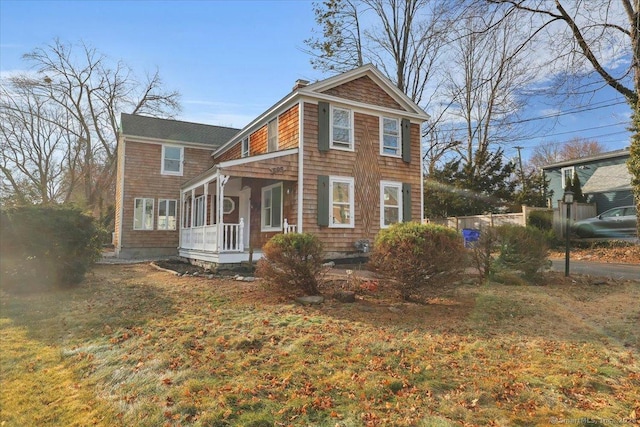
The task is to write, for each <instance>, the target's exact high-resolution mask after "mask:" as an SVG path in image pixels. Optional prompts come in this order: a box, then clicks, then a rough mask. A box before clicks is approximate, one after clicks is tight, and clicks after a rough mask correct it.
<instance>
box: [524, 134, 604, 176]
mask: <svg viewBox="0 0 640 427" xmlns="http://www.w3.org/2000/svg"><path fill="white" fill-rule="evenodd" d="M604 150H605V147H604V146H603V145H602V144H601V143H599V142H598V141H594V140H591V139H584V138H579V137H576V138H572V139H571V140H569V141H567V142H564V143H563V142H557V141H551V142H545V143H543V144H540V145H538V146H536V147H535V148H534V149H533V153H532V155H531V157H530V158H529V161H528V162H527V163H528V169H533V170H538V171H539V170H540V169H541V168H542V167H543V166H547V165H550V164H552V163H557V162H562V161H564V160H571V159H579V158H582V157H588V156H594V155H596V154H600V153H602V152H604Z"/></svg>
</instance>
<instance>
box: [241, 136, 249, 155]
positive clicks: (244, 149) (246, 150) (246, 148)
mask: <svg viewBox="0 0 640 427" xmlns="http://www.w3.org/2000/svg"><path fill="white" fill-rule="evenodd" d="M242 157H249V137H246V138H245V139H243V140H242Z"/></svg>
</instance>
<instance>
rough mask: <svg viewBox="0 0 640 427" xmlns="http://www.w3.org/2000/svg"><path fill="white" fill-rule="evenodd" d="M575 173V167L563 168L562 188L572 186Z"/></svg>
mask: <svg viewBox="0 0 640 427" xmlns="http://www.w3.org/2000/svg"><path fill="white" fill-rule="evenodd" d="M574 171H575V167H573V166H570V167H568V168H562V169H561V172H562V188H566V187H567V185H569V186H570V185H571V180H572V179H573V173H574Z"/></svg>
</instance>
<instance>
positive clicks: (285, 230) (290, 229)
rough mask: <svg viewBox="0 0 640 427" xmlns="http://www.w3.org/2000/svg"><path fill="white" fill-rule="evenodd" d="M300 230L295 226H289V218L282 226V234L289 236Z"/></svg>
mask: <svg viewBox="0 0 640 427" xmlns="http://www.w3.org/2000/svg"><path fill="white" fill-rule="evenodd" d="M297 230H298V226H297V225H295V224H289V221H287V218H285V219H284V223H283V224H282V233H283V234H289V233H296V232H297Z"/></svg>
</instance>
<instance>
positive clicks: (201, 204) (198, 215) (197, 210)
mask: <svg viewBox="0 0 640 427" xmlns="http://www.w3.org/2000/svg"><path fill="white" fill-rule="evenodd" d="M194 205H195V206H194V211H193V213H194V216H193V222H194V224H193V226H194V227H202V226H203V225H205V223H204V219H205V212H206V209H207V204H206V203H205V198H204V196H198V197H196V200H195V203H194Z"/></svg>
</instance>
